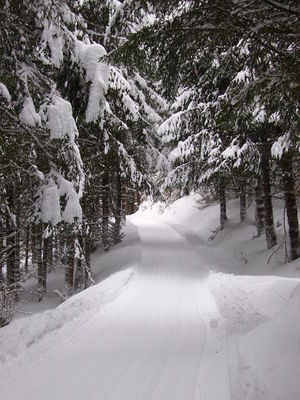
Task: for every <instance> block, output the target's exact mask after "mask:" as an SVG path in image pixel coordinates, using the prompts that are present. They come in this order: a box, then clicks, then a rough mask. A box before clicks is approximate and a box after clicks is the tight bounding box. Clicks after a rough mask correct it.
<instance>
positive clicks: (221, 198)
mask: <svg viewBox="0 0 300 400" xmlns="http://www.w3.org/2000/svg"><path fill="white" fill-rule="evenodd" d="M219 202H220V226H221V231H222V230H223V229H224V228H225V221H226V220H227V213H226V194H225V185H224V182H223V179H220V181H219Z"/></svg>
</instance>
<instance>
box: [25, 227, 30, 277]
mask: <svg viewBox="0 0 300 400" xmlns="http://www.w3.org/2000/svg"><path fill="white" fill-rule="evenodd" d="M29 242H30V225H27V227H26V230H25V262H24V269H25V272H26V274H27V273H28V263H29Z"/></svg>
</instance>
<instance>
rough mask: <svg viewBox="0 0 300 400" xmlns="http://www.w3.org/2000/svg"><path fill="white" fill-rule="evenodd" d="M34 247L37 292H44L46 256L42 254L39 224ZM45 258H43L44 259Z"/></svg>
mask: <svg viewBox="0 0 300 400" xmlns="http://www.w3.org/2000/svg"><path fill="white" fill-rule="evenodd" d="M36 234H37V237H36V245H37V267H38V268H37V272H38V286H37V289H38V291H39V292H41V293H42V292H44V291H45V289H46V276H45V275H46V273H47V272H45V270H44V268H45V265H46V256H45V254H44V252H43V248H44V243H43V242H44V239H43V224H42V223H40V224H38V225H37V226H36ZM44 257H45V258H44Z"/></svg>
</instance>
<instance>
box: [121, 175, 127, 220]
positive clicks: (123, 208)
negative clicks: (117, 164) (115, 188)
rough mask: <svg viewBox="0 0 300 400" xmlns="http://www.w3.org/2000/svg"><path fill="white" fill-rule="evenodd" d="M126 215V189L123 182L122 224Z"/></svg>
mask: <svg viewBox="0 0 300 400" xmlns="http://www.w3.org/2000/svg"><path fill="white" fill-rule="evenodd" d="M126 215H127V188H126V183H125V181H124V182H123V183H122V224H125V223H126Z"/></svg>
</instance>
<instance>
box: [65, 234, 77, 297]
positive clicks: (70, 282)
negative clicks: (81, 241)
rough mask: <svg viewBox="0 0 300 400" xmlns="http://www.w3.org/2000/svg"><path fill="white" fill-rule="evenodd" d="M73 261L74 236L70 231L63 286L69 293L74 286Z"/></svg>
mask: <svg viewBox="0 0 300 400" xmlns="http://www.w3.org/2000/svg"><path fill="white" fill-rule="evenodd" d="M74 263H75V236H74V232H70V235H69V238H68V265H67V269H66V275H65V288H66V290H67V293H68V294H69V293H71V292H72V291H73V288H74Z"/></svg>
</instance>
